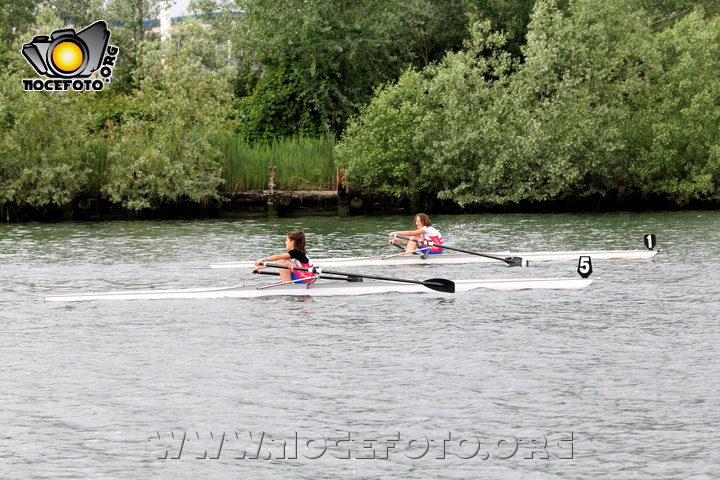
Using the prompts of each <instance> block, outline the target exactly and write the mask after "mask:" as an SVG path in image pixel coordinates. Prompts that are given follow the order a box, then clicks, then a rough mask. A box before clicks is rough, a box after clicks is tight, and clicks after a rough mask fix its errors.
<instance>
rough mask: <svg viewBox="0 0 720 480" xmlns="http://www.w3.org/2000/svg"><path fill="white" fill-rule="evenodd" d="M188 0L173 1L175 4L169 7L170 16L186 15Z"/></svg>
mask: <svg viewBox="0 0 720 480" xmlns="http://www.w3.org/2000/svg"><path fill="white" fill-rule="evenodd" d="M189 3H190V0H175V4H174V5H173V6H171V7H170V16H171V17H179V16H181V15H183V14H184V13H186V11H187V7H188V4H189Z"/></svg>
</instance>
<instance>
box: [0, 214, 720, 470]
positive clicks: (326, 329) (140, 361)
mask: <svg viewBox="0 0 720 480" xmlns="http://www.w3.org/2000/svg"><path fill="white" fill-rule="evenodd" d="M433 221H434V222H435V224H436V226H438V227H439V228H440V229H441V231H442V232H443V233H444V235H445V237H446V243H447V244H448V245H455V246H458V247H460V248H466V249H476V250H485V251H491V250H505V249H507V250H513V251H518V250H575V249H629V248H643V246H642V235H643V234H645V233H655V234H656V235H657V238H658V246H659V247H660V248H661V249H662V250H664V252H663V253H661V254H660V255H658V256H657V257H655V258H654V259H652V260H605V261H601V260H596V261H594V262H593V267H594V273H593V277H594V278H595V279H596V281H595V282H594V283H593V284H592V285H591V286H590V287H588V288H586V289H583V290H578V291H533V290H526V291H517V292H495V291H483V290H476V291H473V292H468V293H464V294H460V295H455V296H438V295H433V294H406V295H402V294H392V293H391V294H385V295H376V296H356V297H332V298H328V297H324V298H313V299H308V298H266V299H216V300H154V301H142V300H136V301H125V302H101V301H98V302H81V303H54V302H45V301H44V296H45V295H48V294H55V293H69V292H76V291H107V290H124V289H147V288H186V287H187V288H190V287H203V286H229V285H235V284H242V283H260V282H263V281H267V280H266V278H259V277H258V276H251V275H249V273H248V272H247V271H242V270H211V269H209V268H207V265H208V264H209V263H213V262H220V261H229V260H235V259H254V258H257V257H260V256H264V255H268V254H273V253H279V252H282V251H283V245H284V244H283V240H284V238H283V236H284V234H285V233H286V232H287V231H289V230H293V229H297V228H303V229H305V230H306V231H307V232H308V241H309V250H310V253H311V254H313V255H314V256H315V257H316V258H319V257H326V256H354V255H364V254H376V253H377V254H382V253H388V251H389V250H390V248H389V247H387V246H384V245H383V241H384V239H385V237H384V236H383V234H384V233H385V232H388V231H390V230H395V229H406V228H410V227H411V222H412V218H411V217H397V216H395V217H391V216H388V217H372V218H349V219H337V218H307V219H262V220H206V221H164V222H153V221H136V222H107V223H60V224H38V223H32V224H20V225H2V226H0V272H2V273H1V275H0V278H2V286H3V288H2V290H1V291H0V355H1V358H2V362H1V363H0V405H1V407H0V478H3V479H26V478H36V479H45V478H47V479H60V478H68V479H70V478H73V479H75V478H77V479H84V478H113V479H144V478H175V479H177V478H182V479H196V478H209V479H215V478H217V479H221V478H222V479H224V478H255V479H259V478H272V479H283V478H287V479H290V478H307V479H319V478H328V479H330V478H348V479H380V478H405V479H426V478H452V479H467V478H503V479H514V478H517V479H525V478H533V479H536V478H537V479H545V478H547V479H551V478H552V479H554V478H566V479H578V478H592V479H597V478H608V479H610V478H611V479H623V478H628V479H630V478H682V479H700V478H717V477H716V475H717V466H718V458H720V435H719V434H718V425H719V424H720V400H719V399H720V362H719V361H718V359H719V358H720V348H719V347H718V344H720V326H719V325H720V322H718V320H719V318H718V317H719V314H718V312H719V311H720V273H718V272H719V270H718V257H719V255H718V254H719V253H720V233H719V232H720V228H718V227H720V212H717V211H685V212H657V213H611V214H543V215H522V214H517V215H515V214H512V215H468V216H436V217H434V218H433ZM575 269H576V262H559V263H546V264H535V265H530V267H529V268H508V267H505V266H503V265H493V264H479V265H470V266H462V267H460V266H436V267H431V266H421V267H394V268H390V267H363V271H365V272H374V273H377V274H380V275H392V276H404V277H408V278H415V279H425V278H431V277H444V278H451V279H461V278H509V277H528V276H531V277H546V276H574V275H575ZM348 457H349V458H348Z"/></svg>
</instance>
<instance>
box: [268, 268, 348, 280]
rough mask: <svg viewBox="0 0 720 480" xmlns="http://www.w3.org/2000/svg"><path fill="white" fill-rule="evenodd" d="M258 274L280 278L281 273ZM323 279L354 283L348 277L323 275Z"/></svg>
mask: <svg viewBox="0 0 720 480" xmlns="http://www.w3.org/2000/svg"><path fill="white" fill-rule="evenodd" d="M257 273H259V274H260V275H275V276H276V277H279V276H280V273H279V272H266V271H264V270H260V271H258V272H257ZM322 278H324V279H325V280H343V281H345V282H352V281H353V280H352V279H351V278H348V277H328V276H327V275H323V277H322ZM293 281H297V280H293Z"/></svg>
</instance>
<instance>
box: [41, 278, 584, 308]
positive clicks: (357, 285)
mask: <svg viewBox="0 0 720 480" xmlns="http://www.w3.org/2000/svg"><path fill="white" fill-rule="evenodd" d="M592 282H593V280H591V279H588V278H539V279H538V278H520V279H496V280H480V279H478V280H457V281H455V292H456V293H460V292H468V291H470V290H475V289H476V288H489V289H492V290H524V289H564V290H567V289H570V290H575V289H580V288H584V287H587V286H588V285H590V284H591V283H592ZM389 292H399V293H426V292H427V293H429V292H434V290H431V289H429V288H427V287H425V286H423V285H420V284H413V283H398V282H386V281H381V282H334V283H320V282H316V283H315V284H314V285H312V286H310V287H309V288H308V287H306V286H305V285H297V284H290V285H281V286H277V287H272V288H261V289H259V288H258V287H257V286H252V285H249V286H235V287H224V288H195V289H183V290H137V291H132V290H130V291H119V292H101V293H71V294H65V295H50V296H47V297H45V300H47V301H49V302H79V301H84V300H161V299H182V298H184V299H191V298H207V299H209V298H256V297H287V296H293V297H295V296H301V297H305V296H313V297H315V296H317V297H327V296H340V295H369V294H379V293H389ZM435 293H439V292H435ZM439 294H440V295H443V294H442V293H439Z"/></svg>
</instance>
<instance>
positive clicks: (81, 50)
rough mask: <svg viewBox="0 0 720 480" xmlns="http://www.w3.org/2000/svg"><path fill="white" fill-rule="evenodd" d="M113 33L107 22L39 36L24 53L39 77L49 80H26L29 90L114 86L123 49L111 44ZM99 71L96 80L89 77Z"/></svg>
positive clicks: (23, 50)
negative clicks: (77, 29) (114, 77)
mask: <svg viewBox="0 0 720 480" xmlns="http://www.w3.org/2000/svg"><path fill="white" fill-rule="evenodd" d="M109 40H110V30H108V28H107V23H105V22H104V21H103V20H100V21H97V22H95V23H93V24H92V25H90V26H89V27H86V28H84V29H83V30H81V31H79V32H77V33H76V32H75V29H74V28H61V29H58V30H55V31H53V32H52V33H51V34H50V36H47V35H38V36H36V37H34V38H33V39H32V41H31V42H30V43H26V44H25V45H23V47H22V54H23V56H24V57H25V59H27V61H28V62H29V63H30V65H31V66H32V67H33V68H34V69H35V71H36V72H37V73H38V75H43V76H45V77H47V78H48V80H42V79H32V78H24V79H23V80H22V82H23V90H25V91H26V92H27V91H66V90H75V91H85V90H92V91H100V90H102V89H103V88H104V87H105V84H106V83H110V78H111V77H112V71H113V67H114V66H115V61H116V60H117V54H118V51H119V49H118V48H117V47H114V46H112V45H108V41H109ZM95 72H98V74H97V75H96V76H95V78H94V79H92V80H91V79H90V78H89V77H90V76H91V75H93V74H94V73H95Z"/></svg>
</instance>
